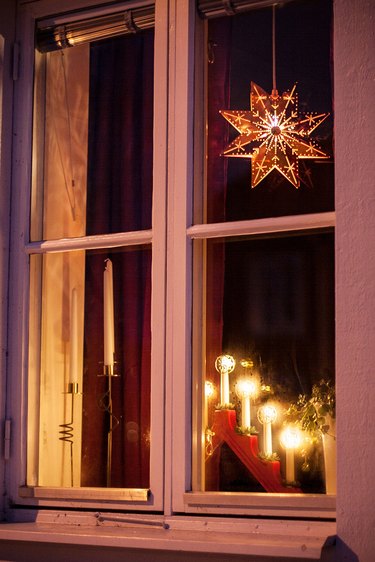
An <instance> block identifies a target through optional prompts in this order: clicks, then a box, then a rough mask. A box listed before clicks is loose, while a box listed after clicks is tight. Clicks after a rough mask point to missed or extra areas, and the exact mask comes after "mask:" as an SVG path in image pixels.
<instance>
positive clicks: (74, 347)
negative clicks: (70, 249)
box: [69, 288, 78, 383]
mask: <svg viewBox="0 0 375 562" xmlns="http://www.w3.org/2000/svg"><path fill="white" fill-rule="evenodd" d="M70 299H71V300H70V358H69V359H70V361H69V381H70V382H71V383H76V382H78V316H77V314H78V312H77V289H76V288H74V289H73V290H72V293H71V297H70Z"/></svg>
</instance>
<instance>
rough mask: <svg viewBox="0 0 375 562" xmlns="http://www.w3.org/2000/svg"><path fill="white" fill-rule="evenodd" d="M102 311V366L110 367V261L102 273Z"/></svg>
mask: <svg viewBox="0 0 375 562" xmlns="http://www.w3.org/2000/svg"><path fill="white" fill-rule="evenodd" d="M103 287H104V289H103V293H104V295H103V297H104V298H103V309H104V311H103V312H104V314H103V316H104V365H105V367H108V366H109V367H112V369H113V363H114V359H113V357H114V353H115V327H114V313H113V268H112V262H111V260H110V259H107V260H106V261H105V268H104V273H103Z"/></svg>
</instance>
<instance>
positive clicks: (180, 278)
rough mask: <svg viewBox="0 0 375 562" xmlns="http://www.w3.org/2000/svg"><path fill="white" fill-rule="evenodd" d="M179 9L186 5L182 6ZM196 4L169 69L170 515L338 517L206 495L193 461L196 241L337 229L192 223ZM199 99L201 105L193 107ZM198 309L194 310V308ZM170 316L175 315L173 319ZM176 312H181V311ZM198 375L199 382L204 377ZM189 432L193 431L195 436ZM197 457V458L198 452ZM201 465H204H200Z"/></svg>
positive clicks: (291, 498)
mask: <svg viewBox="0 0 375 562" xmlns="http://www.w3.org/2000/svg"><path fill="white" fill-rule="evenodd" d="M181 4H186V3H185V2H181ZM192 4H194V2H191V5H190V7H189V6H188V5H186V7H185V10H184V11H183V8H182V6H181V7H180V6H179V9H180V12H179V14H181V16H180V17H179V18H177V21H176V43H175V44H174V45H171V46H172V53H173V54H174V55H175V57H176V59H177V58H178V65H173V64H171V67H172V68H175V73H174V76H173V78H172V79H171V84H172V86H171V87H172V88H174V89H173V90H172V91H171V93H170V95H171V99H177V100H183V102H184V103H185V104H186V108H187V115H186V117H185V116H184V117H183V118H181V111H180V104H175V112H174V113H172V116H171V122H172V125H173V124H174V123H178V126H177V127H174V128H173V129H172V130H173V134H174V135H175V136H174V137H173V140H172V143H171V145H172V147H177V148H178V150H176V149H174V153H173V154H172V155H171V156H170V160H169V161H170V163H172V166H171V171H170V173H171V174H172V176H171V180H170V185H173V186H178V189H175V190H174V193H172V195H171V197H172V198H173V199H172V201H171V203H170V204H169V206H168V208H169V210H170V215H169V217H168V219H169V222H168V224H169V228H170V229H171V235H170V237H169V241H170V243H169V245H168V260H169V262H168V264H169V269H168V271H169V275H170V276H171V277H170V279H172V281H171V284H170V290H169V291H168V300H167V311H168V314H167V321H168V320H170V324H169V332H168V324H167V373H168V372H170V373H173V384H171V383H170V384H171V388H172V391H173V396H172V421H171V427H173V431H172V448H173V452H174V454H173V459H172V460H173V473H172V479H171V480H172V483H173V486H172V495H173V501H172V507H173V512H178V513H188V514H193V513H195V514H197V513H199V514H202V513H204V514H216V515H217V514H224V513H225V514H230V515H250V516H265V515H267V516H287V517H311V518H334V517H335V509H336V497H335V496H333V495H325V494H268V493H263V494H262V493H260V494H258V493H229V492H202V491H200V490H201V487H200V476H199V471H200V467H199V466H194V463H192V447H195V448H197V449H198V448H199V447H200V435H201V429H200V427H201V424H200V416H199V413H198V412H197V407H196V405H195V404H196V397H194V396H192V387H194V388H197V387H198V386H199V382H198V380H196V379H195V378H194V376H195V375H194V371H195V373H200V371H201V369H200V368H199V366H200V365H199V359H198V363H196V362H195V361H196V358H194V357H193V364H192V359H191V356H190V354H189V351H190V348H191V333H192V319H191V316H192V315H191V310H192V307H193V298H197V297H196V296H194V297H193V295H192V271H191V269H192V260H193V259H194V258H193V256H192V242H193V240H197V239H200V240H209V239H213V238H226V237H230V236H239V237H241V236H252V235H255V236H259V235H264V234H275V235H277V234H278V233H284V234H285V233H287V232H290V233H292V232H299V231H306V232H309V231H311V232H313V231H316V230H318V231H321V232H324V231H326V230H333V229H334V226H335V213H334V212H325V213H317V214H307V215H298V216H285V217H284V216H282V217H276V218H273V217H272V218H265V219H256V220H243V221H235V222H226V223H217V224H216V223H214V224H213V223H210V224H203V223H201V224H193V216H192V196H193V193H194V190H196V191H197V192H199V189H200V187H201V185H202V182H203V181H204V180H203V177H204V170H203V166H202V163H201V159H202V157H201V156H200V154H201V153H203V151H204V148H203V142H204V141H203V139H202V131H203V130H204V127H203V123H202V119H203V111H202V109H203V108H202V107H201V106H202V97H204V94H203V96H202V92H203V89H204V87H203V84H202V82H203V76H204V71H203V64H204V62H203V60H202V52H203V56H204V52H205V46H204V37H205V31H204V23H203V22H202V20H200V19H199V18H197V17H195V14H194V10H193V8H194V6H192ZM189 10H191V11H189ZM183 21H185V22H186V21H188V22H189V26H188V27H186V25H185V26H183V25H181V27H180V28H179V27H178V25H179V23H180V22H183ZM194 41H195V44H196V45H197V53H196V57H194V53H193V52H192V45H193V44H194ZM197 59H198V60H197ZM194 78H195V80H194ZM197 92H198V94H197ZM195 96H197V98H198V101H197V104H196V107H195V108H194V101H195ZM199 96H201V97H199ZM193 124H194V127H193ZM194 141H195V143H194ZM194 144H195V151H194V153H193V151H192V147H193V146H194ZM194 157H195V158H194ZM194 166H195V169H194ZM193 170H194V172H193ZM197 184H198V187H197ZM198 283H199V281H198ZM198 292H199V290H198ZM198 299H199V297H198ZM194 304H195V305H196V303H194ZM173 311H174V313H175V316H173ZM176 311H178V312H177V313H176ZM173 318H174V320H173ZM198 337H199V336H198ZM172 341H173V344H172ZM197 347H199V344H198V346H197ZM168 351H169V353H168ZM192 371H193V374H192ZM167 376H168V374H167ZM196 376H197V378H198V377H199V375H196ZM167 388H168V381H167ZM197 402H198V401H197ZM192 406H193V412H192ZM198 408H199V406H198ZM192 413H193V415H192ZM189 428H192V431H191V433H190V431H189ZM197 457H198V458H199V454H198V455H197ZM181 459H184V462H181ZM198 463H199V461H197V463H196V464H198Z"/></svg>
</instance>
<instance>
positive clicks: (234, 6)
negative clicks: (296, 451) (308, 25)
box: [197, 0, 293, 18]
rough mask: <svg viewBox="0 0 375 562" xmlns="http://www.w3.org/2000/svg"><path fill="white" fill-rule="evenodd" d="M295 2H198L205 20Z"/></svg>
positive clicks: (273, 0)
mask: <svg viewBox="0 0 375 562" xmlns="http://www.w3.org/2000/svg"><path fill="white" fill-rule="evenodd" d="M292 1H293V0H197V6H198V12H199V14H200V15H201V16H202V17H204V18H215V17H218V16H232V15H234V14H239V13H240V12H247V11H249V10H255V9H258V8H267V7H269V6H273V5H274V4H277V5H282V4H287V3H288V2H292Z"/></svg>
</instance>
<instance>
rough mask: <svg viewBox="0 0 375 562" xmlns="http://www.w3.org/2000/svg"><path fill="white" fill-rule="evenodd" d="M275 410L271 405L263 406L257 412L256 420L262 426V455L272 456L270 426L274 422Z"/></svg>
mask: <svg viewBox="0 0 375 562" xmlns="http://www.w3.org/2000/svg"><path fill="white" fill-rule="evenodd" d="M276 417H277V410H276V408H275V406H273V405H272V404H264V405H263V406H261V408H259V410H258V420H259V421H260V423H261V424H262V425H263V453H264V454H265V455H266V456H270V455H272V453H273V451H272V424H273V422H274V421H275V420H276Z"/></svg>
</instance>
